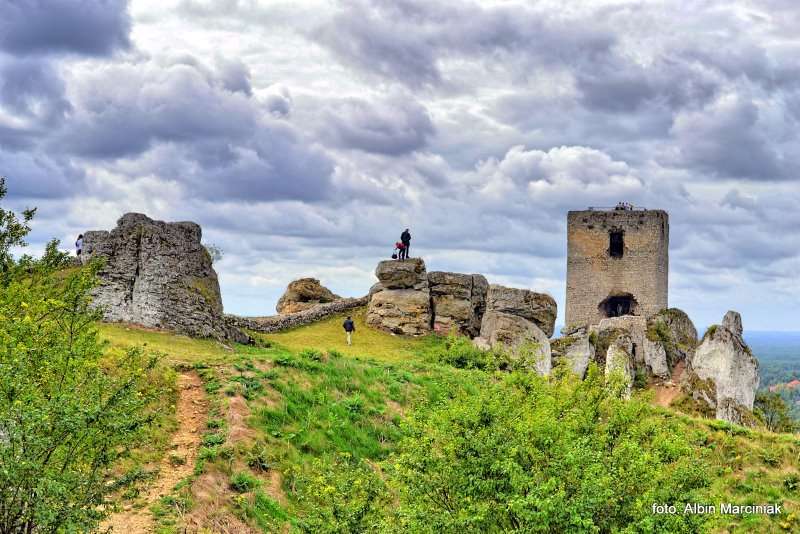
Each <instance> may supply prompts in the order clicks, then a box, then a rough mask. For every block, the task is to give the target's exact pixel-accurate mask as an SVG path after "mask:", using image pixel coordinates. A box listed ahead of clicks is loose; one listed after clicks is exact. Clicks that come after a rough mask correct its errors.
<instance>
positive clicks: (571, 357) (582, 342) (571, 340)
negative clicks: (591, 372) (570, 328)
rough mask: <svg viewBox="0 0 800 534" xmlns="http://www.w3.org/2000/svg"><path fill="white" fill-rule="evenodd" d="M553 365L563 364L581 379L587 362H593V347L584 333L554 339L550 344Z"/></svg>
mask: <svg viewBox="0 0 800 534" xmlns="http://www.w3.org/2000/svg"><path fill="white" fill-rule="evenodd" d="M550 352H551V354H552V358H553V365H557V364H562V363H563V364H564V365H566V366H568V367H569V368H570V369H571V370H572V372H573V373H575V374H576V375H578V377H579V378H583V377H584V376H585V375H586V369H587V367H589V362H590V361H592V360H594V346H593V345H592V344H591V342H590V341H589V335H588V334H587V333H586V332H578V333H575V334H573V335H570V336H564V337H561V338H558V339H554V340H552V341H551V342H550Z"/></svg>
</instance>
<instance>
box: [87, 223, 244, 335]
mask: <svg viewBox="0 0 800 534" xmlns="http://www.w3.org/2000/svg"><path fill="white" fill-rule="evenodd" d="M201 237H202V231H201V229H200V226H198V225H197V224H195V223H193V222H176V223H165V222H162V221H154V220H152V219H150V218H149V217H147V216H146V215H143V214H140V213H128V214H126V215H124V216H123V217H121V218H120V219H119V220H118V221H117V226H116V228H114V229H113V230H111V231H110V232H107V231H90V232H86V233H84V238H83V246H84V255H83V258H84V261H88V260H90V259H94V258H102V259H103V260H104V263H105V265H104V267H103V269H102V270H101V272H100V273H99V278H100V283H99V285H98V286H97V288H95V290H94V293H93V296H94V301H93V304H94V305H95V306H97V307H99V308H101V309H102V311H103V316H104V318H105V320H107V321H117V322H130V323H135V324H139V325H143V326H147V327H153V328H165V329H169V330H174V331H176V332H181V333H184V334H188V335H190V336H195V337H210V338H216V339H224V340H229V341H236V342H239V343H248V342H250V341H251V340H250V337H249V336H248V335H247V334H245V333H244V332H242V331H240V330H238V329H237V328H235V327H232V326H230V325H229V324H228V323H227V322H226V321H225V319H224V317H223V315H222V299H221V297H220V291H219V281H218V279H217V273H216V272H215V271H214V268H213V267H212V265H211V256H210V255H209V253H208V251H207V250H206V249H205V247H204V246H203V245H202V244H201Z"/></svg>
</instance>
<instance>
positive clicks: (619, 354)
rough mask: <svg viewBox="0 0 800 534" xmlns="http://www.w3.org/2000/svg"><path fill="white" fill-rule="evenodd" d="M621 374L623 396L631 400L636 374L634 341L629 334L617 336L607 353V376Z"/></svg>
mask: <svg viewBox="0 0 800 534" xmlns="http://www.w3.org/2000/svg"><path fill="white" fill-rule="evenodd" d="M613 374H619V375H620V377H621V378H622V381H623V384H622V395H623V397H625V398H626V399H627V398H630V396H631V391H632V389H633V379H634V377H635V374H636V369H635V365H634V356H633V340H632V339H631V336H630V335H628V334H627V333H623V334H621V335H619V336H617V337H616V338H615V339H614V341H612V342H611V344H610V345H609V347H608V351H607V352H606V376H607V377H608V376H611V375H613Z"/></svg>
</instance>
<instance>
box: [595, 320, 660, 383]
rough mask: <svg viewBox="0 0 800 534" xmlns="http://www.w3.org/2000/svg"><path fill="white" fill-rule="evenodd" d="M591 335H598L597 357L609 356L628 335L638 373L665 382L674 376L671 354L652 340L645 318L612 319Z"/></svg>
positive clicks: (658, 342) (599, 325)
mask: <svg viewBox="0 0 800 534" xmlns="http://www.w3.org/2000/svg"><path fill="white" fill-rule="evenodd" d="M590 331H591V332H594V333H595V335H596V339H597V343H596V347H595V348H596V351H597V352H596V354H597V356H601V355H605V354H606V353H607V351H608V347H609V346H610V345H611V344H612V343H613V342H614V340H615V339H616V338H617V337H619V336H620V335H622V334H625V335H627V336H628V337H629V338H630V342H631V347H630V354H631V357H632V361H633V365H634V370H635V371H636V370H638V371H640V372H643V373H645V374H647V375H648V376H652V377H656V378H661V379H665V378H668V377H669V376H670V367H669V365H668V361H667V352H666V350H665V348H664V346H663V344H662V343H661V342H660V340H659V339H658V338H657V337H656V338H652V339H651V338H650V337H648V322H647V320H645V318H644V317H640V316H637V315H623V316H622V317H608V318H606V319H603V320H601V321H600V323H599V324H598V325H596V326H592V327H591V328H590ZM601 363H602V362H601Z"/></svg>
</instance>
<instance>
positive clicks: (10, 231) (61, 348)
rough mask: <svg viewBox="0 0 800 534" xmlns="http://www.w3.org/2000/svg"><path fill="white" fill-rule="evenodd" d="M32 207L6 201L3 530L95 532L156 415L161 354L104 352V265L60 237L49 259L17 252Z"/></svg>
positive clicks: (0, 425)
mask: <svg viewBox="0 0 800 534" xmlns="http://www.w3.org/2000/svg"><path fill="white" fill-rule="evenodd" d="M5 193H6V189H5V184H4V182H3V181H2V180H0V200H1V199H2V198H3V197H4V195H5ZM33 214H34V210H27V211H26V212H24V213H23V215H22V219H21V220H20V219H19V218H18V217H17V216H16V215H14V214H13V213H12V212H9V211H6V210H4V209H2V208H0V262H2V269H3V276H2V280H1V281H0V284H1V286H0V532H3V533H6V534H16V533H32V532H57V531H70V532H75V531H88V530H91V529H93V528H94V527H95V526H96V525H97V523H98V521H99V520H100V519H101V517H102V512H101V511H100V508H99V506H100V505H101V504H102V503H103V501H104V498H105V496H106V494H107V492H108V491H109V489H110V488H111V487H112V486H111V485H110V484H107V483H106V482H107V481H106V477H107V476H108V473H107V471H108V468H109V466H110V465H111V464H112V463H113V462H114V461H115V460H116V458H118V456H119V454H120V453H121V452H123V451H124V450H125V448H126V447H130V446H131V445H134V444H136V442H137V440H138V439H139V438H140V437H141V436H142V435H143V432H144V431H145V429H146V428H147V426H148V423H149V422H150V421H151V420H152V418H153V416H154V414H153V409H152V407H153V406H154V405H155V404H154V403H155V400H156V398H157V392H156V391H154V390H153V388H150V387H149V386H148V384H149V383H150V379H151V377H152V374H153V373H154V372H155V367H156V359H155V358H154V357H149V356H146V355H145V354H143V353H142V351H140V350H131V351H128V352H127V353H125V354H123V355H121V356H118V357H110V356H106V355H105V354H104V353H105V350H104V345H103V343H102V342H101V340H100V338H99V335H98V331H97V329H96V327H95V323H96V321H97V320H98V319H99V315H98V312H97V311H96V310H93V309H92V308H91V307H90V302H91V297H90V291H91V289H92V287H93V286H94V284H95V283H96V273H97V270H98V268H99V266H98V265H97V264H91V265H88V266H86V267H82V268H75V267H68V265H69V264H68V258H67V255H66V254H64V253H61V252H59V251H58V247H57V245H58V243H57V242H56V241H52V242H50V243H49V244H48V245H47V249H46V251H45V253H44V255H43V256H42V257H41V258H33V257H31V256H28V255H25V256H22V257H20V258H18V259H14V258H13V256H12V254H11V247H12V246H23V245H24V238H25V236H26V235H27V233H28V231H29V226H28V223H29V222H30V221H31V219H32V218H33Z"/></svg>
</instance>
